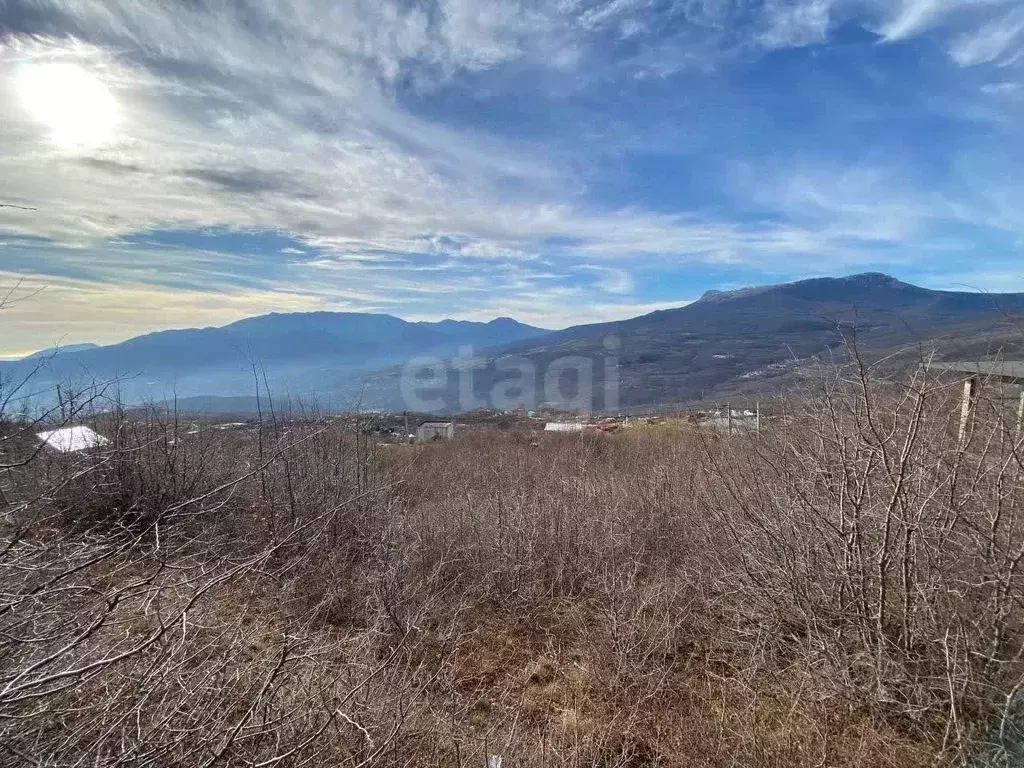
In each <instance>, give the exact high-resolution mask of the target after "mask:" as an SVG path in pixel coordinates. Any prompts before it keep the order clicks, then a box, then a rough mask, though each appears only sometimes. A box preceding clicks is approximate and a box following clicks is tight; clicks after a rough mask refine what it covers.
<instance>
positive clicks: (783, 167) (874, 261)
mask: <svg viewBox="0 0 1024 768" xmlns="http://www.w3.org/2000/svg"><path fill="white" fill-rule="evenodd" d="M69 73H70V74H69ZM1022 118H1024V4H1022V2H1021V1H1020V0H1014V1H1013V2H1010V1H1009V0H610V2H609V1H600V2H599V1H597V0H546V1H545V2H534V1H533V0H430V1H429V2H428V1H426V0H343V1H341V2H338V1H337V0H273V1H272V0H248V1H247V2H242V1H241V0H193V2H190V3H188V4H187V5H182V4H175V3H168V2H165V0H106V1H105V2H97V1H96V0H31V1H28V0H26V1H22V0H18V1H13V0H0V203H6V204H8V205H18V206H24V207H27V208H32V209H34V210H23V209H21V208H10V207H6V208H0V295H4V294H6V293H8V292H9V291H10V290H11V289H12V288H16V290H15V292H14V298H15V299H18V298H20V299H21V300H20V301H14V302H13V303H11V304H10V306H8V307H6V308H5V309H4V310H3V312H2V314H0V323H2V328H3V333H2V334H0V356H14V355H19V354H23V353H25V352H29V351H32V350H34V349H37V348H40V347H45V346H49V345H51V344H53V343H54V342H57V341H61V342H63V343H75V342H82V341H97V342H113V341H117V340H120V339H124V338H127V337H129V336H132V335H135V334H137V333H141V332H144V331H148V330H152V329H155V328H169V327H186V326H198V325H213V324H222V323H226V322H230V321H232V320H235V319H238V318H239V317H243V316H246V315H252V314H260V313H264V312H269V311H303V310H320V309H337V310H348V311H353V310H359V311H362V310H365V311H380V312H390V313H393V314H397V315H400V316H402V317H406V318H410V319H438V318H441V317H457V318H467V319H490V318H492V317H495V316H499V315H508V316H513V317H516V318H518V319H521V320H524V321H527V322H532V323H535V324H538V325H542V326H547V327H562V326H565V325H569V324H573V323H580V322H592V321H600V320H608V319H615V318H621V317H628V316H632V315H635V314H639V313H642V312H646V311H650V310H653V309H657V308H663V307H668V306H678V305H680V304H683V303H685V302H687V301H690V300H693V299H695V298H697V297H699V296H700V294H701V293H703V292H704V291H705V290H707V289H710V288H731V287H737V286H741V285H749V284H757V283H766V282H780V281H786V280H791V279H798V278H802V277H810V276H819V275H839V274H849V273H853V272H860V271H868V270H872V271H875V270H880V271H885V272H888V273H890V274H894V275H896V276H898V277H900V278H903V279H907V280H910V281H913V282H917V283H919V284H922V285H926V286H929V287H935V288H953V289H978V290H988V291H1024V259H1022V258H1021V257H1022V254H1024V246H1022V243H1024V239H1022V238H1024V141H1022V140H1021V138H1020V136H1021V128H1022V125H1024V122H1022ZM40 289H42V290H40Z"/></svg>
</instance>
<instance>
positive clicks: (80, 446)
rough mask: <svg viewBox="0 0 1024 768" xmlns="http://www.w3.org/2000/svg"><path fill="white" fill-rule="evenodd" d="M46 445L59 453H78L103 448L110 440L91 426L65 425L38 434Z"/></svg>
mask: <svg viewBox="0 0 1024 768" xmlns="http://www.w3.org/2000/svg"><path fill="white" fill-rule="evenodd" d="M36 437H38V438H39V439H40V440H42V441H43V443H44V445H45V446H46V447H47V448H49V449H50V450H52V451H56V452H57V453H78V452H79V451H85V450H89V449H90V448H101V447H103V446H104V445H106V444H107V443H109V442H110V441H109V440H108V439H107V438H105V437H104V436H103V435H101V434H99V433H97V432H96V431H95V430H93V429H92V428H91V427H84V426H78V427H63V428H62V429H54V430H51V431H49V432H39V433H37V434H36Z"/></svg>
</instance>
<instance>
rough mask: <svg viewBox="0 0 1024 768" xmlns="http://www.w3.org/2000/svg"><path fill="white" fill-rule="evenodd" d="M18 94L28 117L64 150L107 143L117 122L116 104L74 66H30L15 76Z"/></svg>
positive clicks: (94, 79) (100, 84)
mask: <svg viewBox="0 0 1024 768" xmlns="http://www.w3.org/2000/svg"><path fill="white" fill-rule="evenodd" d="M18 92H19V94H20V96H21V99H22V101H23V102H24V104H25V106H26V107H27V108H28V110H29V112H31V113H32V116H33V117H34V118H35V119H36V120H38V121H39V122H41V123H43V124H44V125H46V126H47V127H48V128H49V129H50V136H51V138H52V139H53V141H55V142H56V143H58V144H60V145H62V146H65V147H88V146H94V145H97V144H102V143H104V142H106V141H108V140H109V139H110V138H111V136H112V134H113V130H114V123H115V122H116V120H117V103H116V102H115V100H114V97H113V95H112V94H111V93H110V90H109V89H108V88H107V86H106V85H104V84H103V82H102V81H101V80H100V79H99V78H98V77H96V75H94V74H93V73H91V72H89V71H87V70H86V69H83V68H82V67H80V66H79V65H77V64H71V63H67V62H44V63H34V62H33V63H30V64H27V65H25V66H24V67H23V68H22V69H21V70H20V71H19V73H18Z"/></svg>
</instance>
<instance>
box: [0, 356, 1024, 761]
mask: <svg viewBox="0 0 1024 768" xmlns="http://www.w3.org/2000/svg"><path fill="white" fill-rule="evenodd" d="M861 373H862V372H859V371H846V370H840V371H837V372H835V373H834V375H833V376H831V377H829V378H825V379H823V380H822V381H821V382H820V385H819V386H817V387H816V388H814V389H813V390H809V391H807V392H801V393H799V394H794V395H793V396H792V397H791V398H790V399H789V400H787V401H786V402H780V403H778V404H776V405H775V406H774V408H773V411H772V412H773V414H774V417H773V418H772V419H770V420H766V425H765V429H764V433H763V434H762V435H761V436H760V437H758V436H754V435H743V436H727V435H721V434H718V433H714V432H704V431H701V430H699V429H696V428H680V429H678V430H658V429H644V428H637V429H633V430H625V431H623V432H621V433H620V434H616V435H604V436H596V435H544V436H538V435H536V434H533V433H526V432H516V431H514V430H513V431H507V432H499V431H495V432H494V433H492V434H473V435H470V436H467V437H464V438H459V439H456V440H454V441H452V442H450V443H436V444H431V445H427V446H387V447H383V446H377V445H375V444H374V443H373V442H372V441H368V440H367V438H365V437H363V436H362V435H361V434H360V432H359V430H358V429H356V428H354V427H353V425H352V423H350V422H340V421H330V420H327V419H322V418H318V417H316V416H315V415H311V414H306V415H305V416H303V417H302V418H296V419H282V418H273V417H267V418H266V419H265V420H264V422H263V423H262V425H261V426H259V427H257V428H253V429H248V430H215V429H211V428H209V427H205V426H202V425H200V427H199V428H192V427H191V425H190V424H187V423H185V422H179V421H178V420H177V419H176V418H175V417H174V415H173V414H167V413H165V412H155V411H154V412H150V413H146V414H142V413H139V412H131V413H125V412H121V411H115V412H113V413H104V414H101V415H95V416H93V417H92V422H91V423H94V425H95V426H96V428H97V429H98V430H99V431H101V432H102V433H104V434H106V435H108V436H111V437H112V442H111V443H110V444H109V445H107V446H105V447H103V448H101V449H97V450H95V451H93V452H90V453H88V454H78V455H74V456H70V457H69V456H60V455H50V454H46V453H38V454H37V453H35V450H34V448H33V444H32V441H30V440H28V439H27V437H26V435H25V434H23V433H24V425H23V424H22V423H20V422H19V421H18V420H15V419H7V420H6V421H4V422H3V423H2V425H0V430H2V432H0V441H2V442H0V447H2V450H3V453H0V464H6V465H9V466H10V465H16V466H11V468H10V469H8V470H6V471H5V472H2V473H0V475H2V476H3V478H4V482H5V487H6V488H7V496H8V500H9V501H10V506H9V508H8V509H7V511H6V513H5V514H4V516H3V523H2V531H0V764H2V765H12V766H13V765H25V766H44V765H45V766H71V765H83V766H85V765H89V766H132V767H133V768H134V767H135V766H213V765H233V766H234V765H237V766H271V765H277V766H300V765H304V766H480V767H483V766H485V765H486V763H487V758H488V756H491V755H500V756H502V763H501V764H502V766H503V768H518V766H621V767H622V768H626V767H630V768H639V767H640V766H666V767H667V766H680V767H681V766H754V767H759V766H785V767H786V768H795V767H797V766H865V767H868V766H871V767H872V768H873V767H875V766H900V767H901V768H902V767H904V766H934V765H984V766H990V765H991V766H997V765H1006V766H1010V765H1018V764H1021V761H1022V760H1024V734H1022V732H1021V726H1022V720H1021V719H1020V717H1018V710H1019V709H1020V704H1019V702H1018V690H1019V689H1020V688H1021V687H1022V681H1024V661H1022V653H1024V634H1022V629H1024V621H1022V611H1024V605H1022V598H1024V591H1022V588H1024V583H1022V577H1021V574H1020V562H1021V559H1022V557H1024V444H1022V436H1021V435H1020V434H1018V433H1017V429H1016V424H1015V416H1016V414H1015V409H1014V408H1008V407H1006V404H1005V403H1004V402H1002V401H1001V400H1000V399H999V397H998V395H999V393H998V392H997V391H996V388H995V387H994V386H990V387H988V388H987V389H985V390H983V392H982V397H981V398H980V400H979V402H978V404H977V406H976V407H975V409H974V410H973V411H972V413H971V415H970V419H969V422H968V424H967V432H966V434H965V436H964V439H963V440H961V439H960V438H959V435H958V427H959V418H960V412H959V402H958V399H957V396H958V394H959V388H958V385H957V383H956V382H942V381H935V380H931V379H928V378H925V377H923V376H921V377H918V378H916V379H914V380H911V381H904V382H903V383H902V384H900V385H894V384H888V383H884V382H872V381H871V380H870V378H865V377H864V376H862V375H861ZM492 764H494V761H492Z"/></svg>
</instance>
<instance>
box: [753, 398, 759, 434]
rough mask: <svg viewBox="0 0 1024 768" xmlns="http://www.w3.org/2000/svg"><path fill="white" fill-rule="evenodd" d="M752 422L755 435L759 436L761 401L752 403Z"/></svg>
mask: <svg viewBox="0 0 1024 768" xmlns="http://www.w3.org/2000/svg"><path fill="white" fill-rule="evenodd" d="M754 424H755V426H756V427H757V436H758V437H760V436H761V401H760V400H758V401H757V403H756V404H755V405H754Z"/></svg>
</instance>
